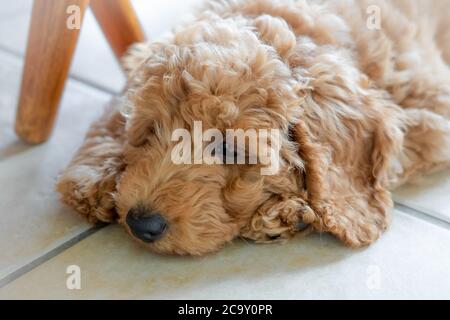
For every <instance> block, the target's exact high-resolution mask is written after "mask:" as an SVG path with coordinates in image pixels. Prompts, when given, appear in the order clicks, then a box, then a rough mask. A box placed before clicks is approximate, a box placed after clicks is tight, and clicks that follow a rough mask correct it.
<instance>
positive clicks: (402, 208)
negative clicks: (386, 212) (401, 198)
mask: <svg viewBox="0 0 450 320" xmlns="http://www.w3.org/2000/svg"><path fill="white" fill-rule="evenodd" d="M395 209H398V210H400V211H401V212H403V213H406V214H408V215H410V216H414V217H416V218H418V219H421V220H425V221H426V222H428V223H431V224H434V225H437V226H439V227H442V228H445V229H447V230H450V223H448V222H447V221H445V220H443V219H441V218H439V217H436V216H432V215H430V214H429V213H426V212H423V211H421V210H418V209H415V208H411V207H409V206H407V205H404V204H401V203H398V202H395Z"/></svg>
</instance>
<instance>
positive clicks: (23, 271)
mask: <svg viewBox="0 0 450 320" xmlns="http://www.w3.org/2000/svg"><path fill="white" fill-rule="evenodd" d="M105 226H107V224H103V225H99V226H94V227H91V228H89V229H88V230H85V231H83V232H82V233H80V234H78V235H76V236H75V237H73V238H71V239H69V240H67V241H66V242H64V243H62V244H60V245H59V246H57V247H55V248H53V249H51V250H50V251H48V252H47V253H45V254H43V255H42V256H40V257H38V258H36V259H35V260H33V261H31V262H29V263H27V264H25V265H24V266H22V267H20V268H19V269H17V270H15V271H13V272H11V273H10V274H8V275H6V276H5V277H3V278H2V279H0V288H2V287H4V286H6V285H7V284H9V283H10V282H12V281H14V280H16V279H18V278H20V277H21V276H23V275H25V274H26V273H28V272H30V271H31V270H33V269H35V268H37V267H39V266H40V265H42V264H43V263H45V262H47V261H48V260H50V259H52V258H54V257H56V256H57V255H58V254H60V253H62V252H63V251H65V250H67V249H69V248H71V247H73V246H74V245H76V244H77V243H78V242H80V241H82V240H84V239H86V238H87V237H89V236H91V235H93V234H94V233H96V232H97V231H100V230H101V229H102V228H104V227H105Z"/></svg>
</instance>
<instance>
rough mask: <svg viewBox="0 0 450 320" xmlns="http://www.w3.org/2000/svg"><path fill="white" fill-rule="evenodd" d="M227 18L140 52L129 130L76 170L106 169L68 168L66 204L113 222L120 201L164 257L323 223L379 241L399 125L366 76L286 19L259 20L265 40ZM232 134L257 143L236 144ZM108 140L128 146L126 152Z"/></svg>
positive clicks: (134, 229)
mask: <svg viewBox="0 0 450 320" xmlns="http://www.w3.org/2000/svg"><path fill="white" fill-rule="evenodd" d="M215 21H216V22H215V24H214V25H212V24H211V23H210V22H201V21H200V22H198V23H196V24H193V25H191V26H188V27H186V28H185V29H183V30H181V31H179V32H177V33H175V35H174V36H173V38H172V39H171V40H170V41H167V42H163V43H154V44H152V45H150V46H148V47H147V46H146V47H145V49H142V50H141V52H140V53H135V54H133V55H131V56H130V57H129V59H128V62H129V63H128V66H131V67H129V68H128V69H130V70H131V75H130V80H129V85H128V87H127V90H126V92H125V99H124V102H123V106H122V107H123V108H122V109H123V110H122V111H123V112H122V114H123V115H122V116H120V117H122V120H121V121H116V120H115V121H116V122H115V124H116V125H121V126H122V128H123V129H122V131H121V133H120V134H117V135H116V136H113V137H111V134H106V135H104V137H97V138H95V137H94V139H91V140H89V141H90V142H87V143H86V147H85V150H89V151H84V152H83V151H82V152H81V153H80V155H79V156H78V157H77V158H75V160H74V162H73V164H72V166H71V168H75V167H76V168H77V169H76V172H77V174H79V173H80V172H81V171H83V170H84V171H83V172H86V167H89V168H91V171H93V173H90V174H89V175H84V178H83V179H80V178H79V177H78V178H76V179H77V181H76V183H72V182H71V183H67V181H73V179H74V178H73V177H74V174H69V173H70V172H72V171H74V170H72V169H70V170H68V171H67V172H68V173H66V175H65V177H63V179H62V180H61V181H63V182H62V183H60V186H61V187H60V191H61V192H62V193H63V194H66V195H67V194H68V196H66V201H67V202H69V203H72V204H74V205H76V206H77V208H78V209H79V210H80V211H84V212H86V211H89V210H91V209H86V207H89V208H92V207H94V209H93V210H91V211H94V214H95V215H96V216H97V218H98V217H99V216H100V219H102V217H103V216H104V212H105V210H104V208H105V206H106V207H107V210H106V211H108V210H109V211H111V212H112V211H114V212H116V213H117V215H118V221H119V222H120V223H121V224H123V225H124V226H125V228H126V229H127V231H128V232H129V233H130V234H131V236H133V237H134V238H135V239H137V240H138V241H139V242H141V243H142V244H144V245H146V246H147V247H149V248H150V249H152V250H154V251H156V252H161V253H177V254H203V253H206V252H211V251H215V250H217V249H218V248H220V247H221V246H222V245H223V244H225V243H226V242H227V241H230V240H232V239H233V238H235V237H237V236H239V235H241V236H244V237H247V238H251V239H255V240H258V241H271V240H274V239H285V238H288V237H291V236H292V235H294V234H295V233H297V232H299V231H302V230H303V231H305V232H307V231H308V230H310V229H311V228H314V229H316V230H319V231H329V232H332V233H333V234H335V235H337V236H338V237H339V238H340V239H342V240H343V241H345V242H346V243H347V244H350V245H353V246H360V245H365V244H368V243H370V242H372V241H373V240H375V239H376V238H377V237H378V236H379V234H380V232H381V231H382V230H383V229H384V228H385V227H386V225H387V210H388V208H389V206H390V198H389V194H388V193H387V191H386V190H385V188H384V186H385V184H386V181H385V180H386V177H385V172H386V167H387V163H388V162H389V160H390V158H389V157H390V155H391V154H392V153H393V150H394V147H395V145H396V143H395V142H394V140H393V138H392V137H393V136H394V135H395V134H394V133H395V132H394V133H393V134H391V133H390V131H395V130H396V129H395V128H394V126H392V127H390V128H388V124H385V123H384V122H383V121H382V119H383V114H382V112H380V110H379V109H378V106H377V105H376V103H374V101H373V100H372V99H371V97H370V94H369V93H368V91H367V90H365V89H364V88H363V84H361V81H362V80H361V77H360V75H359V73H358V72H356V69H355V68H353V67H352V66H351V63H350V62H349V61H348V60H346V58H345V56H341V55H340V54H339V53H338V52H337V53H335V52H332V51H330V49H328V51H327V52H322V51H321V49H320V48H315V46H314V44H313V43H312V42H311V41H310V40H308V38H304V39H296V38H295V36H294V35H293V34H292V32H291V31H289V28H288V27H287V26H286V24H285V22H281V20H280V19H275V18H268V17H262V18H261V19H259V20H258V19H257V20H256V22H255V23H254V25H256V26H258V25H259V27H260V28H261V30H266V31H267V32H266V33H264V32H262V31H261V32H260V33H259V34H257V33H255V32H254V26H248V25H247V23H246V22H245V21H244V20H242V21H240V20H239V19H238V18H234V19H233V22H232V23H228V22H227V21H226V19H224V20H220V19H217V20H215ZM269 24H270V27H267V26H268V25H269ZM273 30H275V31H277V32H272V31H273ZM283 32H284V33H283ZM264 37H266V39H265V40H264V39H262V38H264ZM271 37H272V40H270V38H271ZM263 40H264V41H263ZM268 43H270V44H271V45H268ZM143 52H145V54H143ZM140 54H141V56H140ZM136 57H138V58H136ZM334 74H338V76H334ZM229 130H234V131H232V132H234V133H236V132H241V133H244V138H243V140H244V141H245V143H244V144H240V145H239V144H238V143H237V140H234V141H235V142H236V144H235V146H234V147H233V143H232V141H230V140H229V137H230V136H229V135H228V132H230V131H229ZM239 130H241V131H239ZM97 131H98V130H97ZM109 131H111V130H109ZM252 131H253V133H255V136H252V133H251V132H252ZM249 132H250V133H249ZM261 133H262V134H261ZM93 135H94V136H95V134H93ZM105 136H106V137H105ZM237 136H239V134H237ZM234 138H236V135H235V136H234V137H233V138H232V139H234ZM241 138H242V136H241ZM104 140H106V141H109V142H110V141H111V140H112V141H116V144H115V147H114V150H115V151H114V152H111V146H110V145H109V144H102V143H103V142H104ZM93 144H94V145H95V146H92V145H93ZM230 146H231V147H230ZM264 146H265V147H264ZM82 150H83V149H82ZM261 150H265V151H261ZM240 157H241V161H239V158H240ZM252 157H253V162H251V161H250V159H251V158H252ZM88 158H89V159H90V160H86V159H88ZM111 158H114V159H115V160H114V161H111ZM229 158H231V160H229ZM242 159H243V163H240V162H242ZM255 159H256V161H255ZM267 159H268V160H269V161H264V160H267ZM223 162H225V163H223ZM81 164H83V168H84V169H83V170H81V169H80V167H81ZM92 168H94V169H92ZM112 176H114V178H112ZM94 179H97V180H96V181H98V183H96V184H94V183H93V181H94ZM105 181H107V183H105ZM74 184H75V185H76V187H73V185H74ZM68 186H70V187H68ZM94 186H95V187H94ZM105 186H106V187H107V188H106V187H105ZM105 188H106V190H108V193H107V196H105V194H106V193H105V192H104V191H103V192H102V196H99V195H98V194H99V190H103V189H105ZM77 194H78V195H79V194H84V195H85V196H83V197H80V196H78V198H77V199H76V200H73V199H74V197H75V196H74V195H77ZM80 198H83V199H82V200H80ZM105 198H106V199H107V201H106V200H105ZM86 199H87V200H86ZM91 200H92V201H91ZM80 203H81V204H82V205H80ZM99 212H100V214H99ZM102 214H103V216H102ZM103 220H108V219H103Z"/></svg>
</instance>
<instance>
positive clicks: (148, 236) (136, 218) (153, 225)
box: [126, 209, 168, 242]
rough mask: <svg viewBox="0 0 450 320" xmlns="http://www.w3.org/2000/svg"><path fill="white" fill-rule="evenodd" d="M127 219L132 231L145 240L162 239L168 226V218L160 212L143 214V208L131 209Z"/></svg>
mask: <svg viewBox="0 0 450 320" xmlns="http://www.w3.org/2000/svg"><path fill="white" fill-rule="evenodd" d="M126 221H127V224H128V226H129V227H130V230H131V233H132V234H133V235H134V236H135V237H137V238H138V239H141V240H142V241H144V242H153V241H156V240H158V239H160V238H161V237H162V236H163V234H164V232H165V231H166V230H167V227H168V225H167V221H166V219H164V217H163V216H162V215H161V214H160V213H157V212H154V213H150V214H142V210H141V209H138V210H136V209H132V210H130V211H129V212H128V214H127V219H126Z"/></svg>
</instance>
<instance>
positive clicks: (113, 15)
mask: <svg viewBox="0 0 450 320" xmlns="http://www.w3.org/2000/svg"><path fill="white" fill-rule="evenodd" d="M91 9H92V11H93V12H94V15H95V17H96V19H97V21H98V23H99V24H100V27H101V28H102V30H103V33H104V34H105V36H106V38H107V39H108V41H109V44H110V46H111V48H112V49H113V51H114V53H115V55H116V57H117V58H118V59H120V58H121V57H122V56H123V55H124V53H125V52H126V50H127V49H128V47H129V46H130V45H131V44H133V43H135V42H142V41H144V40H145V36H144V32H143V31H142V28H141V25H140V24H139V20H138V18H137V16H136V13H135V11H134V10H133V7H132V5H131V3H130V0H91Z"/></svg>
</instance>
